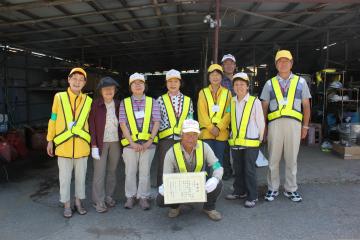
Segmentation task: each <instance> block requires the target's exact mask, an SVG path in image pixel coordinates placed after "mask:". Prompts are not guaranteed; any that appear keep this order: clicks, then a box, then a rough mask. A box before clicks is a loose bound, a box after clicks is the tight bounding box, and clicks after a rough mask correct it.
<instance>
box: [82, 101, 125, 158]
mask: <svg viewBox="0 0 360 240" xmlns="http://www.w3.org/2000/svg"><path fill="white" fill-rule="evenodd" d="M111 105H112V104H111ZM119 105H120V101H118V100H116V99H114V105H112V106H109V107H110V108H111V111H108V107H107V105H106V104H105V103H104V100H103V98H102V97H100V98H98V99H96V100H94V101H93V103H92V105H91V111H90V115H89V127H90V135H91V146H92V147H98V148H99V149H100V152H101V150H102V147H103V143H104V142H107V141H108V140H110V141H111V139H109V138H108V137H109V135H108V133H109V132H110V131H111V132H112V134H110V135H112V136H115V139H112V140H113V141H119V137H120V136H121V130H120V125H119V122H118V120H117V116H118V114H119ZM110 118H111V120H110ZM114 118H115V119H114ZM109 120H110V122H112V124H113V126H110V123H109ZM115 120H116V127H115V126H114V125H115V122H114V121H115ZM109 127H110V128H109ZM114 127H115V128H114ZM116 136H117V138H116ZM116 139H117V140H116Z"/></svg>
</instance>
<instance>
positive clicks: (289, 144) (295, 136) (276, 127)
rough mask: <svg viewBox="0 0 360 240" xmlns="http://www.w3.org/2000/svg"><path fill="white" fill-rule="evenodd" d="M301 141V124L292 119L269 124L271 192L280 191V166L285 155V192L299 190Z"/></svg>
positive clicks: (278, 120) (269, 184) (283, 119)
mask: <svg viewBox="0 0 360 240" xmlns="http://www.w3.org/2000/svg"><path fill="white" fill-rule="evenodd" d="M300 140H301V123H300V122H299V121H296V120H294V119H291V118H280V119H276V120H274V121H272V122H270V123H269V126H268V150H269V171H268V176H267V182H268V189H269V190H271V191H278V190H279V186H280V175H279V164H280V160H281V158H282V154H283V153H284V160H285V184H284V188H285V191H289V192H294V191H296V190H297V188H298V186H297V183H296V173H297V155H298V152H299V147H300Z"/></svg>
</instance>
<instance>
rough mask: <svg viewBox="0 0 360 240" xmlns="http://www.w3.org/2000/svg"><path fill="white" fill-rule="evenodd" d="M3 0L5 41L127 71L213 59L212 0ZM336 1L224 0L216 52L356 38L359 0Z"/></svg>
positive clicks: (0, 21) (0, 24) (245, 56)
mask: <svg viewBox="0 0 360 240" xmlns="http://www.w3.org/2000/svg"><path fill="white" fill-rule="evenodd" d="M2 2H5V3H2V5H1V4H0V33H1V36H2V37H1V39H2V41H3V43H6V44H9V45H14V46H18V47H24V48H28V49H34V50H36V51H44V52H50V53H52V54H56V55H58V56H61V57H66V58H70V59H74V60H76V59H79V58H81V57H82V56H84V59H82V60H83V62H89V63H91V62H94V63H97V62H98V60H99V59H110V58H111V62H112V67H113V68H116V67H121V68H122V69H129V71H132V70H143V71H151V70H162V69H168V68H171V67H176V66H178V65H179V64H181V66H182V67H183V68H187V69H193V68H198V67H200V64H201V62H202V61H204V57H205V52H206V49H207V51H208V56H212V53H211V52H212V49H213V48H212V41H213V35H214V33H213V31H214V30H213V29H212V28H211V27H210V25H209V23H204V22H203V21H204V17H205V16H206V15H211V17H212V18H214V15H215V14H214V11H215V9H214V8H215V1H206V0H201V1H200V0H186V1H185V0H168V1H165V0H141V1H138V0H135V1H130V0H103V1H100V0H73V1H70V0H52V1H47V0H33V1H31V0H27V1H25V0H7V1H2ZM321 2H322V3H321ZM334 2H336V1H326V0H323V1H316V0H306V1H299V2H295V1H291V0H289V1H285V0H283V1H278V2H277V3H269V1H257V2H254V1H231V0H222V1H221V14H220V15H221V20H222V26H221V29H220V31H221V32H220V33H221V35H220V46H219V48H220V54H221V53H223V52H233V53H235V54H236V55H238V56H241V58H240V60H239V63H241V61H244V62H243V64H245V62H246V61H249V60H251V59H252V58H254V54H253V53H252V51H253V50H252V49H253V48H256V49H259V51H257V53H255V59H261V58H262V55H264V54H263V51H268V49H271V48H276V47H278V48H279V47H280V48H281V47H290V48H295V45H294V44H296V43H297V44H300V45H301V44H302V45H304V44H307V45H311V44H312V45H313V46H314V47H313V48H315V46H317V47H319V46H321V45H324V43H325V42H324V39H325V37H326V32H327V31H329V35H330V40H332V41H343V40H351V39H353V38H354V37H357V36H359V33H358V32H359V30H360V18H359V9H360V3H359V1H351V0H346V1H342V3H334ZM207 41H208V45H206V42H207ZM265 46H266V47H265ZM261 48H264V49H263V50H261ZM355 50H356V49H355ZM354 52H356V51H354ZM179 62H181V63H179ZM139 63H141V64H142V65H139ZM159 68H160V69H159Z"/></svg>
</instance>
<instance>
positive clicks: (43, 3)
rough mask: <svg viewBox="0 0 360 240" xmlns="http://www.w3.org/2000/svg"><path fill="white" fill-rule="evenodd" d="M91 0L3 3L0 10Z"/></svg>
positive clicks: (45, 0)
mask: <svg viewBox="0 0 360 240" xmlns="http://www.w3.org/2000/svg"><path fill="white" fill-rule="evenodd" d="M90 1H92V0H42V1H35V2H28V3H18V4H9V3H6V4H3V5H2V6H0V12H11V11H18V10H25V9H26V10H29V9H33V8H41V7H50V6H58V5H65V4H69V3H75V2H90Z"/></svg>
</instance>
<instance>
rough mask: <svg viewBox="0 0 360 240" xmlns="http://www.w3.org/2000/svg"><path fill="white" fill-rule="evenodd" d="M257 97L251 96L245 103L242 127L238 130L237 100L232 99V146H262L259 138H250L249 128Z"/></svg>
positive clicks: (230, 143) (230, 140)
mask: <svg viewBox="0 0 360 240" xmlns="http://www.w3.org/2000/svg"><path fill="white" fill-rule="evenodd" d="M255 100H256V98H255V97H253V96H249V99H248V101H247V102H246V104H245V107H244V110H243V113H242V117H241V121H240V129H239V131H238V128H237V120H236V101H235V100H233V101H231V112H230V115H231V133H232V138H231V139H229V145H230V146H239V147H258V146H260V141H259V139H248V138H246V135H247V128H248V125H249V122H250V117H251V111H252V109H253V107H254V103H255Z"/></svg>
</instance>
